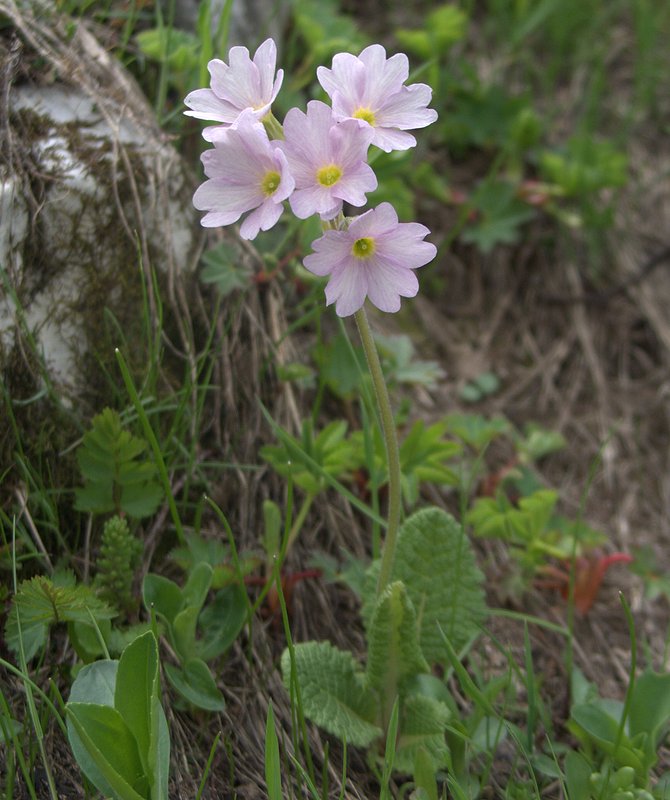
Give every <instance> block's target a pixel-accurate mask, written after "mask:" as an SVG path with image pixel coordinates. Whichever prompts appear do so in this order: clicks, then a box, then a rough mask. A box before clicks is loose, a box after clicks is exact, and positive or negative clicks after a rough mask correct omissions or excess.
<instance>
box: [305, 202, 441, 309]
mask: <svg viewBox="0 0 670 800" xmlns="http://www.w3.org/2000/svg"><path fill="white" fill-rule="evenodd" d="M429 233H430V231H429V230H428V228H426V227H425V225H420V224H419V223H417V222H398V215H397V214H396V212H395V209H394V208H393V206H392V205H391V204H390V203H381V205H379V206H378V207H377V208H373V209H371V210H370V211H366V212H365V214H361V216H359V217H356V218H355V219H353V220H352V221H351V222H350V224H349V227H348V228H347V229H346V230H329V231H326V232H325V233H324V235H323V236H322V237H321V238H320V239H317V240H316V241H315V242H314V243H313V244H312V247H313V249H314V253H312V254H310V255H308V256H307V257H306V258H305V259H304V262H303V263H304V265H305V267H307V269H308V270H309V271H310V272H313V273H314V274H315V275H321V276H325V275H329V276H330V280H329V281H328V284H327V286H326V301H327V304H328V305H330V304H331V303H335V311H336V313H337V314H338V315H339V316H340V317H348V316H349V315H350V314H353V313H354V312H356V311H358V309H359V308H361V307H362V305H363V303H364V302H365V298H366V297H369V298H370V301H371V302H372V303H373V304H374V305H375V306H377V308H379V309H380V310H381V311H398V310H399V308H400V298H401V297H414V296H415V295H416V293H417V291H418V289H419V282H418V280H417V278H416V275H415V274H414V272H413V270H415V269H417V268H418V267H422V266H424V264H427V263H428V262H429V261H432V260H433V258H435V254H436V252H437V249H436V247H435V245H433V244H431V243H430V242H425V241H423V240H424V238H425V236H427V235H428V234H429Z"/></svg>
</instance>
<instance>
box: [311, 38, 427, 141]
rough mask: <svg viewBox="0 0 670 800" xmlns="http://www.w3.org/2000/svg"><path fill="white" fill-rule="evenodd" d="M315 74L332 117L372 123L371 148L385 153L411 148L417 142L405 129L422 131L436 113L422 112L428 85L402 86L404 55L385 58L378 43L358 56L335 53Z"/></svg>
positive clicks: (405, 66)
mask: <svg viewBox="0 0 670 800" xmlns="http://www.w3.org/2000/svg"><path fill="white" fill-rule="evenodd" d="M316 74H317V76H318V78H319V83H320V84H321V86H323V88H324V89H325V91H326V93H327V94H328V95H329V97H330V98H331V100H332V101H333V112H334V114H335V116H336V118H337V119H357V120H360V121H361V124H365V123H367V125H370V126H371V127H372V128H373V130H374V137H373V139H372V144H374V145H376V146H377V147H379V148H381V149H382V150H385V151H386V152H387V153H389V152H390V151H391V150H407V149H408V148H410V147H414V146H415V145H416V139H415V138H414V137H413V136H412V134H410V133H405V131H407V130H413V129H414V128H425V127H426V125H430V123H431V122H435V120H436V119H437V113H436V112H435V111H433V109H431V108H426V106H427V105H428V103H430V100H431V96H432V89H431V88H430V86H427V85H426V84H425V83H413V84H411V85H410V86H404V85H403V84H404V82H405V81H406V80H407V77H408V76H409V62H408V60H407V56H406V55H404V54H402V53H398V54H396V55H394V56H391V58H389V59H387V58H386V50H384V48H383V47H382V46H381V45H380V44H372V45H370V46H369V47H366V48H365V50H363V52H362V53H361V54H360V55H359V56H358V57H356V56H354V55H351V53H338V54H337V55H336V56H335V57H334V58H333V68H332V69H326V67H319V68H318V69H317V71H316ZM367 125H365V126H366V127H367Z"/></svg>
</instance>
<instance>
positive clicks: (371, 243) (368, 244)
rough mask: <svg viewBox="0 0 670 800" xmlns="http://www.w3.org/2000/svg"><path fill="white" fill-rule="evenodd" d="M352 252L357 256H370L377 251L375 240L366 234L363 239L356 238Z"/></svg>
mask: <svg viewBox="0 0 670 800" xmlns="http://www.w3.org/2000/svg"><path fill="white" fill-rule="evenodd" d="M351 252H352V254H353V255H355V256H356V258H370V256H372V255H374V252H375V240H374V239H371V238H370V237H369V236H365V237H364V238H363V239H356V241H355V242H354V246H353V247H352V248H351Z"/></svg>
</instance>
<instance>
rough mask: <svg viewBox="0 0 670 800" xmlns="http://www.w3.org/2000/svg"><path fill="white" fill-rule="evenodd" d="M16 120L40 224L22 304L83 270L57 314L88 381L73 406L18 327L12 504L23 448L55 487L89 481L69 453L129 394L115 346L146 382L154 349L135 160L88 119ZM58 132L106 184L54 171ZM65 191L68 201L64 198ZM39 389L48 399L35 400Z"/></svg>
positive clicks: (9, 364)
mask: <svg viewBox="0 0 670 800" xmlns="http://www.w3.org/2000/svg"><path fill="white" fill-rule="evenodd" d="M10 122H11V125H12V127H13V129H14V130H16V131H17V132H18V133H19V134H20V135H19V136H17V137H16V139H17V144H18V150H17V152H16V156H17V158H15V159H14V163H17V164H19V166H20V172H19V175H20V177H21V179H22V180H23V191H24V193H25V194H26V195H27V196H28V198H29V202H28V206H29V212H30V221H29V226H30V227H29V231H30V233H29V235H28V236H27V237H26V239H25V241H24V242H23V243H22V245H21V251H20V252H19V253H17V256H18V257H19V258H20V259H21V260H22V263H23V265H24V269H23V271H22V277H21V278H20V282H19V283H18V285H16V286H14V290H15V292H16V295H17V299H18V302H19V304H20V305H21V306H22V307H23V308H28V307H29V306H30V304H31V302H33V301H34V300H35V298H36V297H37V296H38V295H39V294H40V293H41V292H45V291H49V292H53V293H58V289H57V287H58V286H59V284H61V283H64V282H66V281H67V280H71V276H72V275H73V274H76V275H77V283H76V290H72V291H71V292H69V293H68V292H65V293H61V294H62V299H61V301H60V303H59V304H58V305H57V307H54V308H53V309H52V310H51V316H50V322H51V323H52V324H53V325H54V326H56V327H58V328H61V329H62V330H65V331H67V330H68V326H67V323H68V322H69V321H70V320H72V319H75V320H76V325H75V326H74V328H75V330H76V331H77V332H76V333H75V334H66V335H67V336H68V337H69V339H70V341H69V342H68V345H69V346H70V348H71V350H72V352H73V354H74V359H75V371H76V373H77V375H79V376H85V384H84V385H83V386H79V387H77V388H76V396H75V397H67V396H66V397H65V400H66V403H67V401H70V402H71V403H72V405H71V408H69V409H68V408H67V405H66V406H65V407H63V406H62V405H61V404H60V403H59V402H58V400H57V399H56V398H55V397H51V396H50V395H49V392H48V391H45V389H44V386H43V383H42V380H41V372H42V371H41V368H40V359H39V356H38V355H37V354H36V353H35V352H34V351H33V349H32V345H31V342H30V338H29V337H26V336H22V335H21V334H20V333H19V332H17V333H16V334H15V337H16V339H17V342H16V343H15V345H14V347H13V348H12V347H10V348H5V349H9V350H10V352H4V353H3V354H2V356H3V362H2V363H3V364H4V371H5V374H4V375H3V376H2V377H3V382H4V384H3V385H4V387H5V389H6V391H5V393H4V396H2V395H0V402H2V403H4V404H9V403H10V402H11V407H10V406H8V407H7V413H8V417H7V418H8V419H9V411H10V410H11V412H12V419H13V420H14V423H12V424H10V425H9V426H0V428H3V430H2V431H0V463H2V464H7V465H12V467H11V479H10V480H9V481H5V484H4V486H1V487H0V502H2V503H3V504H5V503H6V501H7V496H5V497H3V496H2V493H4V492H6V491H7V490H8V489H9V487H10V486H11V485H12V484H15V481H16V480H25V475H22V474H21V470H19V469H17V464H16V457H15V456H16V453H21V452H22V453H23V454H24V459H25V461H26V462H27V463H34V464H35V465H36V467H37V465H39V470H40V473H41V474H42V475H45V476H49V481H50V483H51V486H54V487H66V488H67V490H70V489H71V488H72V487H73V486H75V485H77V484H78V483H79V474H78V469H77V467H76V463H75V462H74V459H73V457H70V456H67V457H65V456H63V453H66V452H69V450H70V449H71V445H72V444H73V443H74V442H75V441H76V440H77V439H78V437H79V436H80V434H81V430H82V428H83V427H84V426H85V424H86V422H87V420H88V419H90V418H91V417H92V416H93V415H94V414H95V413H97V412H99V411H100V410H101V408H102V407H103V406H104V405H110V404H114V403H115V402H116V403H118V405H119V406H121V405H125V404H127V402H128V399H127V394H126V392H125V390H124V389H123V387H122V383H121V380H120V376H119V372H118V366H117V364H116V360H115V356H114V348H115V347H117V346H123V345H124V344H127V347H126V348H125V351H126V354H127V358H128V361H129V363H130V367H131V370H132V371H133V373H134V374H135V376H136V380H137V383H138V384H139V383H141V382H142V380H143V378H144V376H145V375H146V371H147V357H148V353H147V346H146V344H145V342H146V330H145V328H146V327H147V322H146V319H145V317H146V314H145V312H144V310H143V302H144V301H143V297H144V292H143V275H142V266H141V263H140V259H139V255H138V247H137V242H136V241H135V240H134V239H133V238H132V237H131V236H130V235H129V234H128V231H127V229H126V227H124V224H123V221H122V219H121V216H120V212H119V206H120V207H121V209H123V213H124V214H125V217H126V219H127V220H128V221H129V224H130V225H131V226H132V225H137V226H138V227H139V226H141V225H142V224H143V221H142V220H141V219H136V211H135V202H134V198H133V194H132V187H131V182H130V181H129V180H128V176H127V174H126V172H125V167H124V166H123V165H122V164H121V163H118V164H116V165H114V164H113V161H112V159H113V158H114V151H113V147H112V145H111V143H110V142H107V141H104V140H101V139H99V138H96V137H94V136H92V135H87V129H86V127H85V126H84V127H83V128H81V127H78V126H77V125H74V124H67V125H57V124H55V123H54V122H53V121H52V120H51V119H50V118H49V117H47V116H44V115H40V114H37V113H36V112H35V111H33V110H30V109H23V110H20V111H17V112H15V113H13V114H12V117H11V120H10ZM54 136H58V137H60V138H62V139H63V140H64V141H65V142H66V143H67V149H68V150H69V154H71V156H72V157H73V158H74V159H75V160H76V162H77V163H78V164H81V165H83V167H84V169H85V173H86V174H87V175H89V176H91V177H92V178H93V179H94V182H95V184H96V186H102V187H105V188H104V189H103V190H102V191H101V190H99V189H98V190H96V191H95V192H87V191H83V192H81V193H80V194H79V196H77V193H76V192H74V191H73V190H72V188H71V186H70V185H68V184H64V188H63V193H61V192H60V190H59V184H61V183H63V177H64V172H65V167H66V166H69V165H68V164H65V163H63V164H62V165H60V164H58V163H55V164H53V166H52V167H50V168H49V169H48V170H47V169H45V166H44V164H45V161H46V159H45V158H44V155H43V153H42V151H41V148H43V142H44V141H45V139H47V140H48V138H49V137H54ZM128 152H129V159H130V168H131V169H132V171H133V176H134V180H135V181H136V183H137V185H138V186H139V187H140V188H141V187H143V186H145V185H147V184H148V183H149V180H150V178H153V179H154V180H157V178H156V176H150V175H149V174H148V172H147V166H146V165H145V164H144V162H143V160H142V157H141V155H140V154H138V153H134V152H133V151H132V149H129V151H128ZM67 158H68V160H69V158H70V155H68V156H67ZM114 179H116V183H115V185H114V187H113V188H112V185H111V183H112V180H114ZM63 197H65V198H66V199H67V203H63ZM61 203H62V205H61ZM159 247H160V243H158V244H156V245H155V249H156V251H157V250H158V248H159ZM152 256H153V257H155V258H156V259H158V258H160V257H161V254H160V253H159V252H155V253H153V254H152ZM74 271H76V272H74ZM159 277H160V276H159ZM59 296H60V295H59ZM80 331H81V334H80V333H79V332H80ZM177 369H178V370H179V372H178V373H177V374H176V376H175V377H177V378H181V370H182V369H183V365H181V364H180V365H178V367H177ZM38 396H39V397H40V399H39V400H33V401H31V402H27V401H28V400H29V398H34V397H38ZM9 398H11V401H10V399H9ZM65 505H66V506H67V505H68V503H66V504H65ZM66 513H68V512H66ZM75 525H76V523H75Z"/></svg>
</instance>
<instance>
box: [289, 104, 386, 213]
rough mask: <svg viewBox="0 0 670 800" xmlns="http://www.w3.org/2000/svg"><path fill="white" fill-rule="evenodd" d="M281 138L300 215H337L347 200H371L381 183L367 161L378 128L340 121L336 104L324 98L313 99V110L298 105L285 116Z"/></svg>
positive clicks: (357, 203) (294, 206) (293, 201)
mask: <svg viewBox="0 0 670 800" xmlns="http://www.w3.org/2000/svg"><path fill="white" fill-rule="evenodd" d="M284 137H285V140H284V142H282V143H280V147H281V148H282V149H283V151H284V153H285V154H286V158H287V159H288V163H289V167H290V169H291V173H292V174H293V177H294V178H295V191H294V192H293V194H292V195H291V197H290V199H289V202H290V204H291V209H292V211H293V213H294V214H295V215H296V217H299V218H300V219H306V218H307V217H310V216H311V215H312V214H320V215H321V217H322V218H323V219H332V218H333V217H335V216H336V215H337V214H339V212H340V211H341V210H342V203H343V201H344V202H347V203H350V204H351V205H352V206H362V205H365V194H366V192H371V191H373V189H376V188H377V178H376V177H375V174H374V172H373V171H372V168H371V167H370V166H369V165H368V163H367V152H368V147H369V146H370V141H371V139H372V129H371V128H367V127H366V128H362V127H360V126H359V124H358V123H357V122H356V121H355V120H345V121H343V122H340V123H338V122H337V121H336V120H335V119H334V118H333V112H332V110H331V108H330V106H327V105H326V104H325V103H322V102H320V101H319V100H312V101H310V102H309V103H308V104H307V113H306V114H304V113H303V112H302V111H300V109H298V108H292V109H291V110H290V111H289V112H288V113H287V114H286V118H285V119H284Z"/></svg>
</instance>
